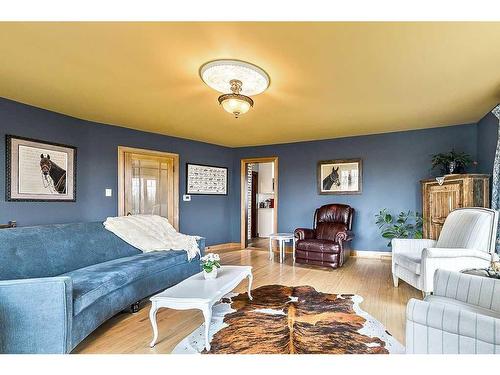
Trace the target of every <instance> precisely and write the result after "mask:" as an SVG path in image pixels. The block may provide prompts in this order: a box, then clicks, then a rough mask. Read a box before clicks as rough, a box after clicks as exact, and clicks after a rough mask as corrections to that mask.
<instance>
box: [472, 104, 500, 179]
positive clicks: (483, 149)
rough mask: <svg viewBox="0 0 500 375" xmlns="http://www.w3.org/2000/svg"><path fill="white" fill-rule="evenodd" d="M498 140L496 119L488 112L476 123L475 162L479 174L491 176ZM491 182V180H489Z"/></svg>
mask: <svg viewBox="0 0 500 375" xmlns="http://www.w3.org/2000/svg"><path fill="white" fill-rule="evenodd" d="M497 138H498V119H497V118H496V116H495V115H494V114H493V113H491V112H488V113H487V114H486V115H485V116H484V117H483V118H482V119H481V120H479V122H478V123H477V161H478V163H479V164H478V170H479V172H481V173H487V174H491V173H492V171H493V161H494V159H495V151H496V147H497ZM490 182H491V180H490Z"/></svg>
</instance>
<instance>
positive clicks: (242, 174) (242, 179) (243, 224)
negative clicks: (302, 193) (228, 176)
mask: <svg viewBox="0 0 500 375" xmlns="http://www.w3.org/2000/svg"><path fill="white" fill-rule="evenodd" d="M249 163H274V220H273V224H274V225H273V231H274V233H277V232H278V180H279V179H278V157H277V156H269V157H262V158H243V159H241V161H240V244H241V248H242V249H245V248H246V246H245V245H246V230H245V229H246V212H245V211H246V202H245V197H246V194H245V181H246V174H245V165H246V164H249Z"/></svg>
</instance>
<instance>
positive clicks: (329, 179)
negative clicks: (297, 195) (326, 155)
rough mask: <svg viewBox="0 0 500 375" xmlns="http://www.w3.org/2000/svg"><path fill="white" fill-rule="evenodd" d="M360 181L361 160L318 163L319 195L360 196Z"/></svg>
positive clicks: (361, 174)
mask: <svg viewBox="0 0 500 375" xmlns="http://www.w3.org/2000/svg"><path fill="white" fill-rule="evenodd" d="M362 179H363V165H362V162H361V159H341V160H322V161H319V162H318V193H319V194H361V188H362V183H361V182H362Z"/></svg>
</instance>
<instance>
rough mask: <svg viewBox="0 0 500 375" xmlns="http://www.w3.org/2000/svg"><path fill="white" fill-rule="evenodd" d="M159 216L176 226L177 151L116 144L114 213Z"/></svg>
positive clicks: (177, 200)
mask: <svg viewBox="0 0 500 375" xmlns="http://www.w3.org/2000/svg"><path fill="white" fill-rule="evenodd" d="M128 214H154V215H159V216H163V217H165V218H167V219H168V221H169V222H170V223H171V224H172V225H173V226H174V228H176V229H177V230H178V229H179V155H177V154H172V153H168V152H160V151H152V150H143V149H137V148H131V147H123V146H119V147H118V215H119V216H124V215H128Z"/></svg>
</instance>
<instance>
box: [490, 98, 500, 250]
mask: <svg viewBox="0 0 500 375" xmlns="http://www.w3.org/2000/svg"><path fill="white" fill-rule="evenodd" d="M491 113H493V114H494V115H495V116H496V117H497V119H498V120H499V124H498V125H499V126H498V139H497V149H496V152H495V161H494V163H493V183H492V189H491V208H493V209H494V210H499V209H500V104H498V105H497V106H496V107H495V108H493V110H492V111H491ZM499 229H500V228H499ZM496 252H497V253H500V230H499V231H497V241H496Z"/></svg>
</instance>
